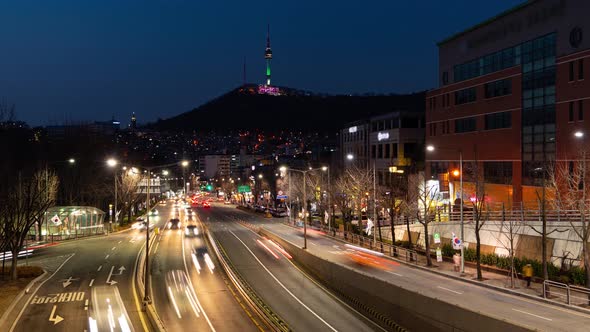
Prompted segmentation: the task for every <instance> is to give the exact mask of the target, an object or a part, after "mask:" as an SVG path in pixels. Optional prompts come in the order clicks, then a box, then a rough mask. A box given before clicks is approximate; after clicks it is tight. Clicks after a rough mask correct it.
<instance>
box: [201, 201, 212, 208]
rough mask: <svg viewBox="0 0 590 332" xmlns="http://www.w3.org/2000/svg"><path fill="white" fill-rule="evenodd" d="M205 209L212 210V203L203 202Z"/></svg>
mask: <svg viewBox="0 0 590 332" xmlns="http://www.w3.org/2000/svg"><path fill="white" fill-rule="evenodd" d="M203 207H204V208H210V207H211V203H209V202H203Z"/></svg>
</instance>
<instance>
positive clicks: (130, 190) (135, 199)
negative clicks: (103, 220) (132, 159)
mask: <svg viewBox="0 0 590 332" xmlns="http://www.w3.org/2000/svg"><path fill="white" fill-rule="evenodd" d="M115 180H116V181H117V200H118V201H119V202H117V208H119V209H120V213H119V214H120V215H121V216H124V215H127V222H130V221H131V210H132V207H133V206H135V205H136V204H137V203H139V202H140V201H141V199H142V194H140V193H139V184H140V182H141V174H139V173H137V172H134V169H130V170H128V171H127V172H123V173H121V174H120V175H117V176H116V178H115ZM121 203H122V204H121ZM115 213H117V211H115ZM120 220H121V223H123V218H121V219H120Z"/></svg>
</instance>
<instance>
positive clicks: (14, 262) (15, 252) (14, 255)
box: [10, 247, 19, 280]
mask: <svg viewBox="0 0 590 332" xmlns="http://www.w3.org/2000/svg"><path fill="white" fill-rule="evenodd" d="M18 252H19V250H18V247H15V248H13V249H12V266H11V267H10V279H12V280H16V279H18V274H17V273H16V267H17V263H18Z"/></svg>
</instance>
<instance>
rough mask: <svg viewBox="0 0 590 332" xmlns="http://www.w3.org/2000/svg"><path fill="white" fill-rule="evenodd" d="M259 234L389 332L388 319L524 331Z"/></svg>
mask: <svg viewBox="0 0 590 332" xmlns="http://www.w3.org/2000/svg"><path fill="white" fill-rule="evenodd" d="M260 233H261V234H262V235H264V236H267V237H269V238H272V239H273V240H275V241H277V242H278V243H280V244H281V245H282V246H283V247H284V248H285V249H286V250H287V251H289V253H290V254H291V255H292V256H293V258H294V259H295V261H297V262H298V263H299V264H300V265H302V266H303V267H304V268H305V269H306V270H307V271H308V272H309V273H311V274H312V275H313V276H314V277H316V278H317V279H318V280H320V281H321V282H322V283H324V284H325V285H327V286H328V287H330V288H331V289H332V290H333V291H334V292H336V293H340V294H341V295H343V296H342V297H343V298H345V299H347V301H348V302H349V304H351V305H352V306H353V307H355V309H357V310H359V311H360V312H361V313H363V314H364V315H366V316H367V317H371V318H373V319H374V320H375V321H378V322H380V324H381V325H382V326H383V327H385V328H387V329H389V330H392V331H393V330H395V326H394V325H392V324H389V325H388V324H387V323H386V322H387V321H388V320H389V321H393V322H395V323H396V324H398V325H400V326H403V327H404V328H406V329H408V330H410V331H478V332H486V331H527V330H526V329H524V328H521V327H518V326H514V325H511V324H509V323H507V322H504V321H501V320H497V319H494V318H491V317H488V316H485V315H483V314H481V313H478V312H473V311H470V310H467V309H465V308H460V307H457V306H454V305H451V304H448V303H446V302H443V301H441V300H439V299H436V298H430V297H427V296H425V295H422V294H419V293H415V292H411V291H408V290H406V289H403V288H401V287H398V286H396V285H393V284H390V283H387V282H385V281H383V280H381V279H377V278H375V277H372V276H370V275H368V274H364V273H361V272H358V271H354V270H352V269H349V268H347V267H344V266H341V265H338V264H335V263H332V262H329V261H326V260H323V259H320V258H319V257H317V256H314V255H312V254H310V253H309V252H307V251H305V250H302V249H300V248H299V247H297V246H295V245H294V244H292V243H290V242H288V241H285V240H283V239H281V238H280V237H278V236H276V235H274V234H273V233H271V232H269V231H267V230H265V229H261V230H260Z"/></svg>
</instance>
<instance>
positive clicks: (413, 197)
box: [406, 173, 440, 266]
mask: <svg viewBox="0 0 590 332" xmlns="http://www.w3.org/2000/svg"><path fill="white" fill-rule="evenodd" d="M439 194H440V193H439V191H438V189H437V187H436V186H434V185H430V184H429V183H428V182H427V181H426V178H425V177H424V173H420V174H413V175H410V176H409V177H408V200H407V201H406V204H407V209H408V214H409V215H410V216H411V217H412V218H413V219H415V220H416V221H418V222H419V223H420V224H421V225H422V227H423V228H424V249H425V251H426V265H428V266H432V258H431V257H430V239H429V235H428V225H429V224H430V223H431V222H433V221H434V217H435V213H436V212H435V211H436V205H437V202H438V201H439V199H440V197H439V196H440V195H439ZM411 237H412V235H411V233H408V239H409V240H410V242H411V241H412V240H411Z"/></svg>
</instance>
